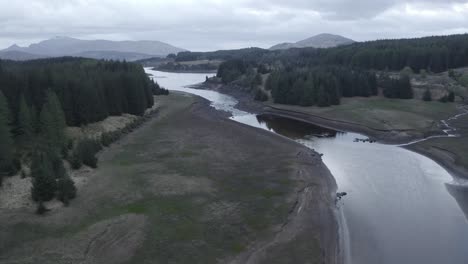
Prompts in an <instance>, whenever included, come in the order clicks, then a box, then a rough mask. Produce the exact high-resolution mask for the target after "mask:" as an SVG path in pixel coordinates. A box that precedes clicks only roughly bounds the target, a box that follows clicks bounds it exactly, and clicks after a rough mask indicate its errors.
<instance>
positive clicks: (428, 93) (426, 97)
mask: <svg viewBox="0 0 468 264" xmlns="http://www.w3.org/2000/svg"><path fill="white" fill-rule="evenodd" d="M423 100H424V101H426V102H429V101H432V94H431V91H430V90H429V89H426V91H425V92H424V95H423Z"/></svg>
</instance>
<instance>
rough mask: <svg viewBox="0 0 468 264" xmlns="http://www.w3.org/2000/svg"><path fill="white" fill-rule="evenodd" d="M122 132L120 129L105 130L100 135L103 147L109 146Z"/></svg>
mask: <svg viewBox="0 0 468 264" xmlns="http://www.w3.org/2000/svg"><path fill="white" fill-rule="evenodd" d="M121 135H122V133H121V132H120V131H114V132H107V133H103V134H102V135H101V144H102V145H103V146H104V147H108V146H110V145H111V144H112V143H114V142H115V141H117V140H118V139H119V138H120V137H121Z"/></svg>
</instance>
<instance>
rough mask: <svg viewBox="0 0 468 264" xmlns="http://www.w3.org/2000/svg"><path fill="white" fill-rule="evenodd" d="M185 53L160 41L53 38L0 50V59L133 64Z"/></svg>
mask: <svg viewBox="0 0 468 264" xmlns="http://www.w3.org/2000/svg"><path fill="white" fill-rule="evenodd" d="M181 51H186V50H185V49H182V48H178V47H175V46H172V45H170V44H167V43H164V42H160V41H110V40H81V39H75V38H70V37H55V38H52V39H48V40H44V41H41V42H39V43H35V44H31V45H29V46H28V47H20V46H18V45H16V44H15V45H12V46H11V47H9V48H7V49H4V50H0V58H1V59H11V60H29V59H38V58H48V57H61V56H74V57H86V58H94V59H114V60H128V61H135V60H140V59H146V58H151V57H165V56H167V55H168V54H171V53H176V54H177V53H178V52H181Z"/></svg>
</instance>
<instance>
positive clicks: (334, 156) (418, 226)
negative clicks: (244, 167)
mask: <svg viewBox="0 0 468 264" xmlns="http://www.w3.org/2000/svg"><path fill="white" fill-rule="evenodd" d="M146 71H147V72H148V73H150V74H152V75H153V77H154V78H155V79H156V80H157V82H158V83H159V84H160V85H162V86H163V87H165V88H168V89H169V90H177V91H184V92H188V93H192V94H196V95H199V96H201V97H204V98H206V99H208V100H209V101H210V102H211V105H212V106H213V107H214V108H216V109H217V110H221V111H227V112H229V113H231V114H232V117H231V119H233V120H235V121H238V122H241V123H244V124H248V125H251V126H254V127H258V128H261V129H266V130H269V131H271V132H273V133H277V134H281V135H283V136H286V137H289V138H290V139H292V140H295V141H297V142H299V143H301V144H303V145H304V146H306V147H308V148H311V149H314V150H315V151H317V152H319V153H322V154H324V156H323V161H324V163H325V164H326V165H327V167H328V168H329V169H330V171H331V173H332V174H333V176H334V177H335V179H336V181H337V183H338V188H339V191H340V192H347V193H348V195H347V196H345V197H344V198H343V199H342V200H341V201H340V202H339V204H338V206H339V211H340V214H341V222H342V224H341V226H342V232H341V234H342V237H341V240H342V243H343V249H342V251H343V255H344V258H345V263H346V264H351V263H352V264H377V263H380V264H407V263H408V264H410V263H411V264H418V263H425V264H428V263H431V264H432V263H433V264H442V263H444V264H445V263H446V264H466V263H468V221H467V218H466V216H465V214H464V213H463V211H462V209H461V208H460V206H459V204H458V203H457V201H456V200H455V198H454V197H453V196H452V195H451V194H450V193H449V191H450V192H451V193H453V192H454V191H453V190H454V189H456V190H458V191H456V192H460V191H459V190H460V186H461V185H460V184H459V183H458V181H455V180H454V178H453V177H452V176H451V175H450V174H449V173H448V172H447V171H446V170H445V169H444V168H442V167H441V166H439V165H438V164H437V163H436V162H434V161H433V160H431V159H429V158H427V157H425V156H422V155H420V154H417V153H414V152H411V151H409V150H406V149H404V148H401V147H398V146H393V145H385V144H379V143H363V142H355V139H356V138H360V139H365V138H366V137H365V136H363V135H359V134H354V133H344V132H338V131H333V130H329V129H324V128H321V127H318V126H314V125H310V124H306V123H302V122H298V121H294V120H291V119H286V118H278V117H273V116H256V115H254V114H251V113H247V112H244V111H241V110H239V109H236V108H235V107H236V104H237V101H236V99H234V98H232V97H231V96H227V95H223V94H220V93H218V92H214V91H206V90H197V89H191V88H187V87H186V86H187V85H191V84H195V83H200V82H202V81H204V80H205V77H206V74H182V73H163V72H156V71H152V70H149V69H146ZM465 190H466V189H464V187H462V191H463V193H464V197H466V191H465ZM466 202H468V201H466Z"/></svg>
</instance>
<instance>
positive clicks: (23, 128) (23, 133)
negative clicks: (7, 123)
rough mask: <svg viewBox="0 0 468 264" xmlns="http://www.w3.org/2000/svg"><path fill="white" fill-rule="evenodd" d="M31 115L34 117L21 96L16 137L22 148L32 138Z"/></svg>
mask: <svg viewBox="0 0 468 264" xmlns="http://www.w3.org/2000/svg"><path fill="white" fill-rule="evenodd" d="M32 115H34V113H33V112H32V111H31V110H30V109H29V107H28V105H27V103H26V100H25V98H24V96H21V99H20V108H19V112H18V121H17V128H16V137H17V139H18V142H19V143H20V145H22V146H23V147H24V145H26V144H27V143H29V142H31V140H32V139H33V136H34V121H33V117H32Z"/></svg>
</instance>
